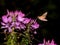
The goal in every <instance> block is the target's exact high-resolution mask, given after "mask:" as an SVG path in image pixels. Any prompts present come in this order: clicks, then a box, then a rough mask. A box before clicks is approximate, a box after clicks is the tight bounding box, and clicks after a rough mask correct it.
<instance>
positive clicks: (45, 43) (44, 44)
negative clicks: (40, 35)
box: [38, 39, 57, 45]
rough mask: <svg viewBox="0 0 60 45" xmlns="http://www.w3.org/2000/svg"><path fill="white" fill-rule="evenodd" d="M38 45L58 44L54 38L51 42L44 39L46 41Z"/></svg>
mask: <svg viewBox="0 0 60 45" xmlns="http://www.w3.org/2000/svg"><path fill="white" fill-rule="evenodd" d="M38 45H57V44H55V43H54V40H52V41H51V42H50V40H48V41H47V42H46V41H45V39H44V43H42V44H41V43H39V44H38Z"/></svg>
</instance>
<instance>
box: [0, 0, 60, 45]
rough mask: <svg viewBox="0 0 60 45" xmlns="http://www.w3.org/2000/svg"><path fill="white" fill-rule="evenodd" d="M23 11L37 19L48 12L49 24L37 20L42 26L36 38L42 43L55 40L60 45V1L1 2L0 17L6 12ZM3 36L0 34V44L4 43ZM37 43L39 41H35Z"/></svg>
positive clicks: (24, 0)
mask: <svg viewBox="0 0 60 45" xmlns="http://www.w3.org/2000/svg"><path fill="white" fill-rule="evenodd" d="M7 9H8V10H10V11H15V10H22V12H24V13H25V14H28V13H29V12H30V14H29V16H28V17H31V18H36V17H37V16H38V15H42V14H43V13H44V12H46V11H47V12H48V15H47V19H48V21H47V22H43V21H40V20H39V19H38V20H37V21H38V23H39V24H40V28H39V29H38V31H37V32H38V34H37V35H35V38H36V39H38V40H40V41H41V42H42V40H43V38H46V40H51V39H54V40H55V42H56V43H57V44H59V43H60V31H59V30H60V1H59V0H12V1H11V0H0V17H1V16H2V15H4V14H6V13H7V12H6V10H7ZM2 35H3V34H0V43H2V42H3V37H4V36H2ZM34 42H37V41H34Z"/></svg>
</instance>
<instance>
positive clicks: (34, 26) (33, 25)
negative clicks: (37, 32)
mask: <svg viewBox="0 0 60 45" xmlns="http://www.w3.org/2000/svg"><path fill="white" fill-rule="evenodd" d="M31 22H32V24H31V28H32V29H37V28H39V24H38V23H37V22H36V20H31Z"/></svg>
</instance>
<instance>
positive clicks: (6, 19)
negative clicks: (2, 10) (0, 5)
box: [2, 15, 8, 23]
mask: <svg viewBox="0 0 60 45" xmlns="http://www.w3.org/2000/svg"><path fill="white" fill-rule="evenodd" d="M2 21H3V22H4V23H8V18H7V16H5V15H4V16H2Z"/></svg>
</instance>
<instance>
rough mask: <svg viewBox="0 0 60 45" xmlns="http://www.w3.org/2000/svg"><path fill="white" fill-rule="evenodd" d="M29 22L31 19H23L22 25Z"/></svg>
mask: <svg viewBox="0 0 60 45" xmlns="http://www.w3.org/2000/svg"><path fill="white" fill-rule="evenodd" d="M30 21H31V19H29V18H25V19H24V21H23V23H24V24H28V23H29V22H30Z"/></svg>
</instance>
